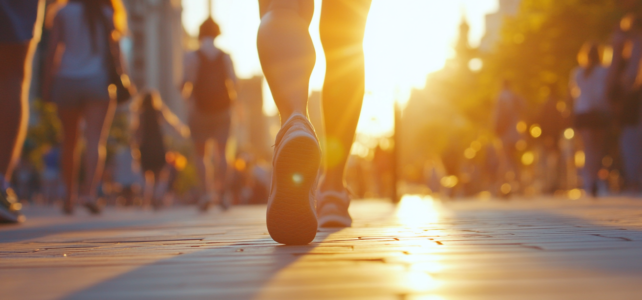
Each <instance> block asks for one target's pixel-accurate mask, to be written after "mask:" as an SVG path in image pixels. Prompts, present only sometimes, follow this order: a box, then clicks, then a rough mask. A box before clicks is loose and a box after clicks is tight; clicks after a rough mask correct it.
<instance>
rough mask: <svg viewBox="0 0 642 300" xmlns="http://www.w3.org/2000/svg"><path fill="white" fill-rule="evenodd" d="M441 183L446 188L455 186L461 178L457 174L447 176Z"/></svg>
mask: <svg viewBox="0 0 642 300" xmlns="http://www.w3.org/2000/svg"><path fill="white" fill-rule="evenodd" d="M440 183H441V185H442V186H443V187H445V188H454V187H455V186H456V185H457V183H459V179H458V178H457V176H455V175H450V176H445V177H442V178H441V180H440Z"/></svg>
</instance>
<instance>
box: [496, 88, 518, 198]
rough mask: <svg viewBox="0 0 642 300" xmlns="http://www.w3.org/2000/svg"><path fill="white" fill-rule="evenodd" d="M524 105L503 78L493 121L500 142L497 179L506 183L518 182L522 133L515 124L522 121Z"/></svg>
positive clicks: (513, 188)
mask: <svg viewBox="0 0 642 300" xmlns="http://www.w3.org/2000/svg"><path fill="white" fill-rule="evenodd" d="M525 106H526V103H525V101H524V99H523V98H522V97H520V96H519V95H517V94H516V93H515V92H514V91H513V90H512V88H511V82H510V81H509V80H506V79H505V80H504V81H503V82H502V90H501V92H500V93H499V97H498V98H497V103H496V104H495V112H494V115H493V122H494V129H495V134H496V135H497V137H498V138H499V142H500V144H501V149H500V151H499V154H500V164H501V165H500V168H499V169H500V177H499V180H500V181H501V182H505V181H508V184H510V182H519V163H518V160H517V154H518V153H517V143H518V142H519V141H520V140H522V138H523V134H522V133H521V132H520V131H519V130H518V128H517V127H518V126H517V125H518V124H519V123H520V122H521V121H522V115H523V111H524V108H525ZM515 188H516V187H515V186H513V187H512V188H511V190H513V191H514V190H515ZM505 191H506V190H504V192H505ZM504 194H507V193H504Z"/></svg>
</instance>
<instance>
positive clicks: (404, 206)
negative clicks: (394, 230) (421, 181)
mask: <svg viewBox="0 0 642 300" xmlns="http://www.w3.org/2000/svg"><path fill="white" fill-rule="evenodd" d="M434 202H435V200H434V199H433V198H432V197H431V196H422V195H404V196H403V197H402V198H401V202H400V203H399V207H398V208H397V218H398V219H399V222H400V223H401V224H403V225H406V226H411V227H419V226H422V225H426V224H430V223H434V222H436V221H437V220H439V212H438V211H437V210H436V209H435V207H434V204H435V203H434Z"/></svg>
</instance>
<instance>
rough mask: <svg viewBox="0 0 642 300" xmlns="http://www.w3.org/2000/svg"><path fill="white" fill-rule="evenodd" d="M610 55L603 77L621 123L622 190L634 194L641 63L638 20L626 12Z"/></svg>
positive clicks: (641, 142)
mask: <svg viewBox="0 0 642 300" xmlns="http://www.w3.org/2000/svg"><path fill="white" fill-rule="evenodd" d="M611 46H612V48H613V59H612V62H611V66H610V67H609V71H608V77H607V93H608V97H609V100H610V101H611V103H612V105H613V106H614V114H615V119H616V122H617V123H618V125H619V126H620V127H621V134H620V151H621V154H622V160H623V169H624V178H625V186H624V190H625V193H627V194H630V195H636V194H638V193H639V192H640V190H641V186H640V185H641V182H640V179H642V159H641V158H640V153H641V152H642V122H640V115H641V114H642V105H640V101H641V100H642V93H641V89H640V87H641V84H642V76H640V75H641V74H640V64H641V63H642V20H641V19H640V17H639V16H637V15H636V14H633V13H631V14H628V15H626V16H625V17H624V18H623V19H622V21H621V22H620V26H619V27H618V28H617V29H616V30H615V32H614V34H613V40H612V45H611Z"/></svg>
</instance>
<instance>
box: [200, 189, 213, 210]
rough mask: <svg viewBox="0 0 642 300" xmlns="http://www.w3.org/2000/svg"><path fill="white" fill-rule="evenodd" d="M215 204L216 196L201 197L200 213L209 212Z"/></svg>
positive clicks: (208, 194) (206, 195)
mask: <svg viewBox="0 0 642 300" xmlns="http://www.w3.org/2000/svg"><path fill="white" fill-rule="evenodd" d="M215 202H217V201H216V196H214V194H210V193H207V194H205V195H203V196H201V198H200V199H199V200H198V203H197V205H198V210H199V211H200V212H207V211H209V210H210V208H211V207H212V205H214V203H215Z"/></svg>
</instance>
